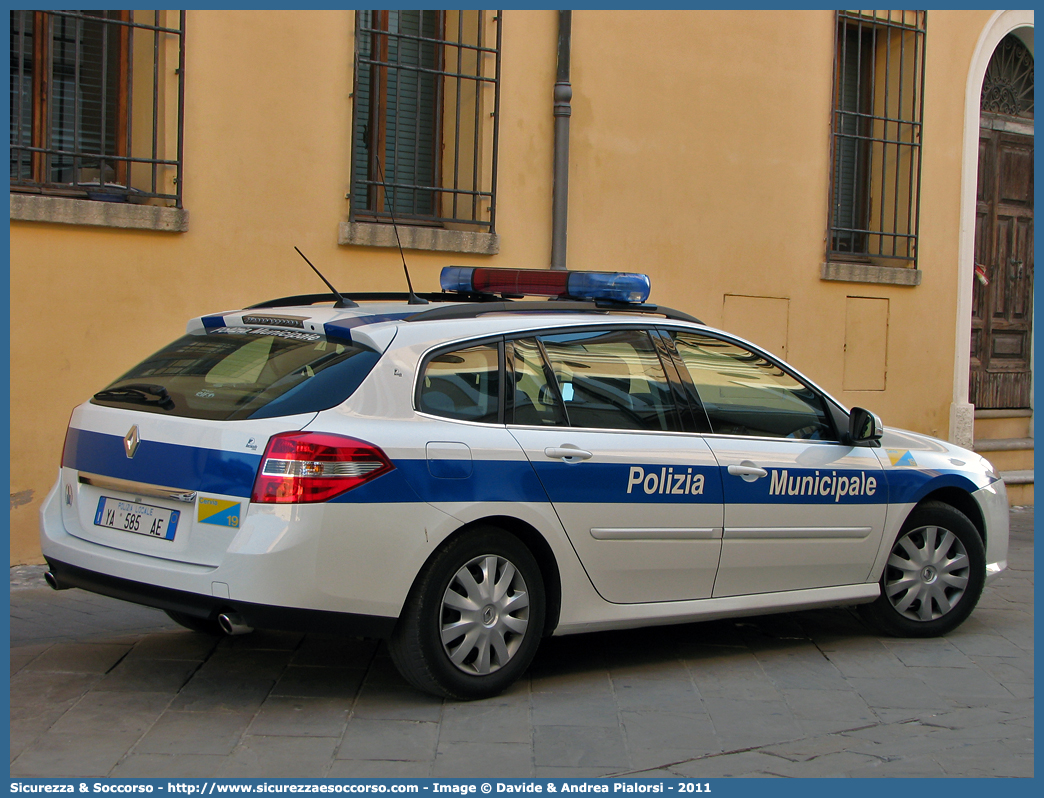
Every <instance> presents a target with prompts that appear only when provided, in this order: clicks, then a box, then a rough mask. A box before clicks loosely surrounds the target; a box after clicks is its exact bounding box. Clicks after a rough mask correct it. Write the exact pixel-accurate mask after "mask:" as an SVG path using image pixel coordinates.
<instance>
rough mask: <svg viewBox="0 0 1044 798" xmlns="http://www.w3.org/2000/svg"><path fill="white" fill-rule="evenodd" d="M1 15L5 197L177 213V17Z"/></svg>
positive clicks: (181, 56)
mask: <svg viewBox="0 0 1044 798" xmlns="http://www.w3.org/2000/svg"><path fill="white" fill-rule="evenodd" d="M10 13H11V190H12V191H22V192H32V193H46V194H56V195H59V196H68V197H76V198H84V197H85V198H87V199H97V200H108V201H128V200H130V201H138V200H141V201H144V200H147V199H149V198H159V199H163V200H167V201H170V202H172V203H173V204H174V205H176V206H177V207H179V208H180V207H181V192H182V180H181V178H182V129H183V116H184V113H183V112H184V79H185V36H184V31H185V12H184V11H181V12H163V11H138V12H135V11H11V12H10ZM169 18H173V19H176V20H177V27H170V26H169V24H168V22H169ZM175 120H176V125H174V124H173V122H174V121H175Z"/></svg>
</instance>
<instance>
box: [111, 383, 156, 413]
mask: <svg viewBox="0 0 1044 798" xmlns="http://www.w3.org/2000/svg"><path fill="white" fill-rule="evenodd" d="M94 398H95V399H97V400H98V401H100V402H129V403H131V404H138V405H158V406H159V407H162V408H163V409H164V410H170V409H171V408H172V407H174V400H173V399H171V398H170V394H169V393H167V389H166V388H164V387H163V386H162V385H147V384H145V383H141V382H136V383H133V384H131V385H121V386H120V387H119V388H106V389H105V390H104V391H98V393H96V394H95V395H94Z"/></svg>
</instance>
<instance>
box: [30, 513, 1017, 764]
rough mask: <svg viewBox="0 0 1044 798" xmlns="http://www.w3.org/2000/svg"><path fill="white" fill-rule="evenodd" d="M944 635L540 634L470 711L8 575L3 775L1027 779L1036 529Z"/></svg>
mask: <svg viewBox="0 0 1044 798" xmlns="http://www.w3.org/2000/svg"><path fill="white" fill-rule="evenodd" d="M1011 528H1012V538H1011V551H1010V556H1009V570H1008V571H1006V572H1005V573H1004V574H1003V575H1002V576H1001V577H1000V578H999V579H997V580H996V581H995V582H994V583H992V584H991V585H990V586H989V587H988V588H987V589H986V591H985V592H984V594H983V597H982V601H981V603H980V605H979V608H978V609H977V610H976V612H975V613H974V614H973V615H972V617H971V618H970V619H969V620H968V621H967V622H966V623H965V624H964V625H963V626H962V627H961V628H959V629H958V630H956V631H955V632H954V633H952V634H950V635H948V636H946V637H945V638H939V639H934V640H898V639H895V638H887V637H882V636H879V635H877V634H876V633H875V632H873V631H871V630H870V629H868V628H867V627H866V626H864V625H863V624H862V623H861V621H860V620H859V619H858V617H857V615H856V614H855V613H854V612H852V611H851V610H848V609H844V608H840V609H821V610H814V611H808V612H799V613H787V614H781V615H772V616H761V617H756V618H745V619H739V620H723V621H713V622H707V623H698V624H687V625H681V626H674V627H656V628H650V629H638V630H631V631H623V632H602V633H596V634H588V635H576V636H571V637H564V638H552V639H550V640H546V641H544V643H543V645H542V646H541V650H540V653H539V654H538V657H537V659H536V661H535V662H534V664H533V667H532V668H531V670H530V673H529V674H528V675H527V676H526V677H525V678H524V679H523V680H521V681H520V682H519V683H518V684H516V685H514V686H513V687H512V688H511V689H509V690H508V691H507V692H506V693H505V694H504V695H502V696H498V697H496V698H492V699H488V700H485V701H476V702H471V703H457V702H447V701H441V700H439V699H436V698H434V697H432V696H428V695H425V694H421V693H418V692H417V691H416V690H414V689H413V688H411V687H410V686H409V685H407V684H406V683H405V682H404V681H403V680H402V679H401V678H400V677H399V676H398V674H397V673H396V672H395V669H394V668H393V666H392V664H391V661H390V659H389V657H388V655H387V651H386V649H385V647H384V646H383V645H382V644H380V643H378V642H376V641H372V640H363V639H357V638H339V637H333V636H323V635H304V634H300V633H284V632H256V633H254V634H251V635H244V636H239V637H234V638H215V637H209V636H207V635H202V634H197V633H194V632H189V631H187V630H182V629H181V628H180V627H177V626H176V625H174V624H173V623H171V622H170V620H169V619H168V618H167V617H166V615H164V614H163V613H160V612H157V611H155V610H150V609H148V608H144V607H137V606H134V605H131V604H125V603H123V602H119V601H115V600H112V599H108V598H104V597H101V596H96V595H93V594H90V593H85V592H83V591H78V590H67V591H61V592H54V591H51V590H50V589H48V588H46V587H45V586H44V585H43V583H42V579H41V576H42V570H43V569H42V568H38V567H23V568H16V569H12V573H11V652H10V662H11V684H10V688H11V720H10V728H11V750H10V762H11V772H12V775H16V776H39V777H44V776H112V777H140V776H152V777H178V776H180V777H201V778H204V777H206V778H212V777H238V776H270V777H276V776H287V777H298V776H300V777H407V778H408V777H417V776H436V777H439V778H446V777H464V776H497V775H499V776H503V777H511V776H537V777H601V776H610V775H628V776H636V777H645V778H656V779H661V778H674V777H692V778H699V779H708V778H716V777H731V776H744V777H758V778H760V777H778V778H789V777H831V776H846V777H937V776H963V777H990V776H1011V777H1029V776H1032V775H1033V753H1034V733H1033V695H1034V659H1033V647H1034V639H1033V606H1032V596H1033V589H1034V587H1033V582H1034V572H1033V512H1032V508H1029V509H1026V510H1015V511H1013V512H1012V515H1011Z"/></svg>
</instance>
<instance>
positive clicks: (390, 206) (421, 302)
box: [313, 158, 428, 305]
mask: <svg viewBox="0 0 1044 798" xmlns="http://www.w3.org/2000/svg"><path fill="white" fill-rule="evenodd" d="M374 160H375V161H376V162H377V174H378V176H379V177H380V178H381V185H382V186H383V187H384V196H385V197H387V196H388V183H387V182H386V181H385V180H384V170H383V169H381V159H380V158H374ZM394 205H395V197H394V195H393V196H392V201H391V202H389V203H388V215H389V216H391V222H392V229H393V230H394V231H395V243H396V244H398V245H399V257H400V258H402V270H403V271H404V272H406V287H407V288H408V289H410V298H409V300H408V304H410V305H427V304H428V300H426V299H421V298H420V297H419V296H417V295H416V294H415V293H413V282H412V281H411V280H410V270H409V269H408V268H407V267H406V255H405V254H404V253H403V251H402V242H401V241H400V240H399V226H398V225H397V224H395V210H394ZM313 268H314V267H313Z"/></svg>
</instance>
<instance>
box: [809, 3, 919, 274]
mask: <svg viewBox="0 0 1044 798" xmlns="http://www.w3.org/2000/svg"><path fill="white" fill-rule="evenodd" d="M836 22H837V34H836V39H835V57H834V98H835V103H834V113H833V114H832V118H831V139H832V169H831V185H830V197H831V201H830V218H829V222H828V224H829V231H828V236H827V260H828V261H830V260H833V261H837V260H852V259H853V258H855V259H860V260H869V261H871V262H874V261H877V260H878V259H882V260H884V261H885V262H889V261H901V262H905V263H908V264H910V265H915V264H916V261H917V236H918V232H919V228H920V213H919V207H918V206H919V203H920V191H921V187H920V183H921V144H922V122H923V98H924V46H925V30H926V22H927V12H925V11H867V12H860V11H838V12H836Z"/></svg>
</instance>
